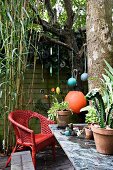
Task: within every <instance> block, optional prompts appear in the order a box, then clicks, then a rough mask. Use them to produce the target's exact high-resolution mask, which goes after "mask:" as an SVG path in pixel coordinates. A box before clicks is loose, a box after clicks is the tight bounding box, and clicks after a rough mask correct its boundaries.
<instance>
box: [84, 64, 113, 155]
mask: <svg viewBox="0 0 113 170" xmlns="http://www.w3.org/2000/svg"><path fill="white" fill-rule="evenodd" d="M105 63H106V65H107V67H108V70H106V73H107V75H104V74H103V79H102V84H103V89H102V90H101V92H100V89H97V88H95V89H92V90H91V91H90V92H89V93H88V94H87V95H86V99H87V100H92V103H93V106H94V108H95V109H96V114H97V117H98V125H97V124H92V125H91V129H92V131H93V135H94V140H95V144H96V149H97V151H98V152H99V153H103V154H113V68H112V67H111V66H110V65H109V64H108V63H107V62H106V61H105Z"/></svg>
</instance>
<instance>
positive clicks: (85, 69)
mask: <svg viewBox="0 0 113 170" xmlns="http://www.w3.org/2000/svg"><path fill="white" fill-rule="evenodd" d="M84 72H85V73H86V72H87V59H86V44H84Z"/></svg>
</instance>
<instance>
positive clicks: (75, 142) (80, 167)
mask: <svg viewBox="0 0 113 170" xmlns="http://www.w3.org/2000/svg"><path fill="white" fill-rule="evenodd" d="M76 126H78V125H76ZM49 127H50V129H51V131H52V133H53V134H54V136H55V138H56V139H57V141H58V142H59V144H60V145H61V147H62V149H63V150H64V152H65V153H66V155H67V156H68V158H69V160H70V161H71V162H72V164H73V166H74V168H75V170H113V155H112V156H110V155H103V154H99V153H98V152H97V151H96V147H95V142H94V140H87V139H85V137H84V135H82V136H65V135H62V134H61V133H62V131H63V130H62V129H59V128H58V125H56V124H54V125H49Z"/></svg>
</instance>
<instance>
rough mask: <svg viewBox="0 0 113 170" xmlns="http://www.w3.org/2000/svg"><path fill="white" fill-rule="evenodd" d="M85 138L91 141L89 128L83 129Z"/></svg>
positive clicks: (91, 136) (91, 132) (91, 133)
mask: <svg viewBox="0 0 113 170" xmlns="http://www.w3.org/2000/svg"><path fill="white" fill-rule="evenodd" d="M85 138H86V139H93V131H92V130H91V128H88V127H85Z"/></svg>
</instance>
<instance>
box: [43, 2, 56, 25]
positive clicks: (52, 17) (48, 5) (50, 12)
mask: <svg viewBox="0 0 113 170" xmlns="http://www.w3.org/2000/svg"><path fill="white" fill-rule="evenodd" d="M45 6H46V9H47V12H48V15H49V16H50V22H51V23H52V24H54V23H56V21H57V17H56V12H55V11H53V10H52V7H51V3H50V0H45Z"/></svg>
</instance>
